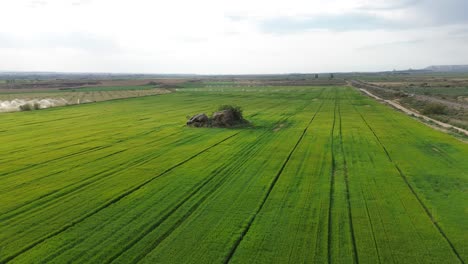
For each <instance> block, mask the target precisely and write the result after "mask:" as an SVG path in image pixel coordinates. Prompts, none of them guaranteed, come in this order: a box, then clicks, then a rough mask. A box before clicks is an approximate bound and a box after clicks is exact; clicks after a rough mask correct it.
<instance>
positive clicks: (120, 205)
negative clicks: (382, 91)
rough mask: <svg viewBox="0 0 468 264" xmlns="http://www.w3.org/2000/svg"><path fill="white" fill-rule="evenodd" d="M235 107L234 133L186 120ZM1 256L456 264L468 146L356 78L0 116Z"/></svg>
mask: <svg viewBox="0 0 468 264" xmlns="http://www.w3.org/2000/svg"><path fill="white" fill-rule="evenodd" d="M220 104H221V105H225V104H232V105H242V106H243V108H244V111H243V114H244V117H245V118H246V119H248V120H249V121H251V123H252V124H253V125H252V126H249V127H248V128H243V129H220V128H210V129H208V128H199V129H193V128H189V127H185V126H184V123H185V121H186V120H185V116H187V115H189V114H191V113H200V112H210V111H212V110H213V106H216V105H220ZM0 122H1V123H2V128H0V151H1V153H2V154H3V155H2V156H0V159H1V164H3V165H2V166H0V193H1V196H0V223H1V225H0V263H3V262H10V261H11V262H12V263H31V262H43V263H49V262H54V263H67V262H76V263H90V262H91V263H110V262H114V263H134V262H143V263H227V262H232V263H284V262H289V263H303V262H306V263H311V262H317V263H327V262H330V263H353V262H354V263H357V262H359V263H379V262H381V263H419V262H421V263H429V262H431V263H461V262H466V261H468V251H466V250H464V249H465V248H466V246H467V242H466V238H467V237H468V228H467V225H466V219H467V218H468V212H467V211H466V201H467V200H468V193H467V191H466V189H467V186H468V174H467V171H468V161H467V159H466V157H468V145H466V144H465V143H462V142H460V141H458V140H457V139H454V138H453V137H451V136H450V135H447V134H444V133H442V132H439V131H435V130H432V129H431V128H429V127H427V126H425V125H423V124H421V123H418V122H416V121H414V120H413V119H411V118H410V117H408V116H405V115H404V114H401V113H398V112H396V111H394V110H393V109H391V108H388V107H386V106H384V105H381V104H379V103H376V102H374V101H372V100H371V99H369V98H366V97H364V96H362V95H360V94H359V92H357V91H355V90H354V89H353V88H350V87H330V86H328V87H242V88H230V89H229V88H219V89H213V88H209V87H206V88H193V89H192V88H186V89H183V90H181V91H179V92H176V93H172V94H165V95H160V96H147V97H140V98H132V99H126V100H115V101H106V102H101V103H96V104H82V105H75V106H68V107H59V108H49V109H46V110H41V111H31V112H17V113H11V114H3V115H0Z"/></svg>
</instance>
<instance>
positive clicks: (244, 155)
mask: <svg viewBox="0 0 468 264" xmlns="http://www.w3.org/2000/svg"><path fill="white" fill-rule="evenodd" d="M308 105H310V103H308V104H306V105H304V106H303V107H301V108H300V110H303V109H304V108H305V107H307V106H308ZM291 116H292V115H289V116H287V117H285V118H284V119H281V120H279V121H278V122H277V123H276V124H275V125H274V126H273V127H276V126H278V124H280V123H282V122H284V121H285V120H287V119H288V118H289V117H291ZM269 130H270V129H267V130H266V132H265V133H263V134H262V135H260V136H259V137H258V138H257V139H256V142H261V139H262V138H264V137H266V136H268V135H269V133H268V132H269ZM256 146H257V148H255V149H253V148H251V147H249V146H247V147H246V148H247V150H246V151H244V150H242V151H240V152H241V153H243V156H242V159H241V162H236V164H242V163H243V162H245V161H246V160H248V158H249V157H250V156H249V155H248V154H249V153H257V152H258V151H259V150H260V149H261V148H260V147H259V146H258V145H256ZM237 167H238V166H237V165H236V166H235V167H233V168H230V169H228V170H227V175H226V176H224V177H223V178H222V179H221V181H220V182H218V183H217V184H216V185H215V186H214V187H213V188H211V190H210V191H209V192H208V193H207V194H206V195H204V196H203V197H202V198H200V200H199V201H198V202H197V203H196V204H194V205H193V206H192V207H191V208H190V210H188V212H187V213H185V214H184V215H183V216H182V217H181V218H180V219H179V220H178V221H177V222H176V223H175V224H174V225H173V226H172V227H171V228H170V229H169V230H168V231H167V232H165V233H164V234H163V235H162V236H161V237H159V238H158V239H157V240H155V241H154V242H153V243H152V245H151V249H149V250H146V252H143V253H142V254H140V255H139V256H138V257H137V258H136V259H134V260H133V261H132V263H137V262H138V261H140V260H141V259H143V258H144V257H146V256H147V255H148V254H150V253H151V252H152V251H153V250H154V249H155V248H156V247H158V246H159V245H160V244H161V243H162V242H163V241H164V240H165V239H166V238H167V237H169V236H170V235H171V234H172V233H173V232H174V231H175V230H176V229H177V228H178V227H179V226H180V225H181V224H182V223H183V222H185V220H186V219H188V218H189V217H190V216H191V215H192V214H193V212H195V210H196V209H197V208H198V207H199V206H200V205H201V204H202V203H203V202H204V201H205V200H206V199H208V198H209V197H210V196H211V195H212V194H214V192H215V191H216V190H217V189H218V188H219V187H220V186H222V185H223V184H224V182H226V181H227V180H228V178H229V173H231V172H232V171H235V170H236V168H237ZM221 170H222V168H221ZM216 175H217V174H215V175H213V176H211V177H210V179H208V181H207V182H206V184H203V186H201V187H200V188H197V190H196V191H195V192H193V193H191V194H190V195H189V196H188V197H187V198H185V199H184V200H183V201H182V202H181V203H179V204H178V205H177V206H176V207H175V208H173V209H172V210H171V211H170V212H169V213H168V214H167V215H165V216H164V217H163V219H161V220H160V221H158V222H157V223H156V224H154V225H152V226H151V228H150V229H149V230H147V231H146V232H144V234H143V235H141V236H139V237H138V239H135V240H134V242H132V243H131V245H127V246H126V247H125V249H124V250H123V251H121V252H119V253H118V254H117V255H114V256H113V257H112V258H111V259H110V260H109V261H107V262H106V263H111V262H112V261H113V260H115V259H117V258H118V257H119V256H121V255H122V254H124V253H125V252H126V251H128V250H129V249H130V248H132V247H133V246H134V245H135V244H136V243H138V242H139V241H140V240H141V239H142V238H143V237H145V236H146V235H147V234H149V233H151V232H152V231H153V230H155V229H156V228H157V227H159V226H160V225H161V224H162V223H163V222H164V221H165V220H167V219H168V218H169V217H170V216H171V215H172V214H173V213H175V212H176V211H177V209H179V208H180V207H181V206H183V205H184V204H185V203H186V202H187V201H189V200H190V199H191V198H192V197H193V196H194V195H196V193H198V192H199V191H200V190H201V189H202V188H203V187H204V186H205V185H207V184H208V182H209V181H211V180H212V179H213V178H215V177H216Z"/></svg>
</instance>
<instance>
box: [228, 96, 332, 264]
mask: <svg viewBox="0 0 468 264" xmlns="http://www.w3.org/2000/svg"><path fill="white" fill-rule="evenodd" d="M320 94H321V93H320ZM319 96H320V95H319ZM323 104H324V102H322V103H321V104H320V106H319V107H318V109H317V110H316V111H315V113H314V115H313V116H312V118H311V119H310V121H309V123H308V124H307V126H306V127H305V128H304V130H303V132H302V134H301V136H300V137H299V139H298V140H297V142H296V144H295V145H294V146H293V148H292V149H291V151H290V152H289V155H288V156H287V157H286V160H285V161H284V162H283V164H282V165H281V168H280V169H279V171H278V173H277V174H276V176H275V178H274V179H273V181H272V182H271V184H270V186H269V187H268V190H267V192H266V194H265V196H264V197H263V199H262V201H261V203H260V206H259V207H258V209H257V211H256V212H255V213H254V215H253V216H252V217H251V218H250V220H249V221H248V223H247V226H246V227H245V228H244V230H243V231H242V233H241V235H240V236H239V238H238V239H237V240H236V241H235V242H234V244H233V246H232V247H231V249H230V251H229V253H228V254H227V256H226V257H225V259H224V261H223V263H225V264H226V263H229V262H230V261H231V259H232V257H233V256H234V253H235V252H236V250H237V248H238V247H239V245H240V243H241V242H242V240H243V239H244V237H245V236H246V235H247V233H248V232H249V230H250V227H251V226H252V224H253V222H254V221H255V218H256V217H257V215H258V213H259V212H260V211H261V210H262V208H263V206H264V205H265V203H266V201H267V199H268V197H269V196H270V194H271V192H272V190H273V188H274V187H275V185H276V182H277V181H278V179H279V178H280V176H281V174H282V173H283V171H284V168H285V167H286V165H287V164H288V162H289V160H290V159H291V157H292V155H293V154H294V152H295V150H296V149H297V147H298V146H299V144H300V143H301V141H302V139H303V138H304V136H305V134H306V133H307V130H308V129H309V127H310V125H311V124H312V122H313V121H314V119H315V117H316V116H317V113H319V112H320V109H321V108H322V106H323Z"/></svg>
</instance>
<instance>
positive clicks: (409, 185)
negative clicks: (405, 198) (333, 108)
mask: <svg viewBox="0 0 468 264" xmlns="http://www.w3.org/2000/svg"><path fill="white" fill-rule="evenodd" d="M356 112H357V113H358V114H359V115H360V116H361V119H362V120H363V121H364V123H365V124H366V126H367V127H368V128H369V130H370V131H371V132H372V134H374V137H375V139H376V140H377V142H378V143H379V145H380V146H381V147H382V149H383V151H384V153H385V155H386V156H387V158H388V160H389V161H390V163H392V164H393V166H394V167H395V169H396V170H397V171H398V174H399V175H400V177H401V178H402V179H403V182H404V183H405V185H406V186H407V187H408V189H409V190H410V191H411V193H412V194H413V196H414V197H415V198H416V200H417V201H418V203H419V205H420V206H421V207H422V208H423V210H424V211H425V213H426V215H427V217H429V220H430V221H431V222H432V224H433V225H434V227H435V228H436V229H437V231H438V232H439V233H440V235H441V236H442V237H443V238H444V239H445V241H446V242H447V244H448V245H449V247H450V248H451V250H452V252H453V253H454V254H455V256H456V257H457V259H458V260H459V261H460V263H462V264H464V263H465V262H464V261H463V259H462V258H461V256H460V254H459V253H458V251H457V249H456V248H455V246H454V245H453V243H452V241H450V239H449V238H448V236H447V235H446V234H445V232H444V230H443V229H442V227H441V226H440V225H439V224H438V223H437V221H436V220H435V219H434V216H433V215H432V214H431V212H430V210H429V208H427V206H426V205H425V204H424V202H423V201H422V199H421V198H420V197H419V195H418V194H417V193H416V191H415V190H414V188H413V187H412V186H411V184H410V183H409V181H408V178H407V177H406V175H405V174H404V173H403V171H402V170H401V169H400V167H399V166H398V165H397V164H396V162H395V161H394V160H393V159H392V157H391V156H390V153H389V152H388V150H387V148H386V147H385V145H384V144H383V143H382V141H381V140H380V138H379V137H378V136H377V134H376V133H375V131H374V129H373V128H372V127H371V126H370V124H369V123H368V122H367V120H366V119H365V118H364V116H363V115H362V114H361V112H359V111H358V110H357V109H356Z"/></svg>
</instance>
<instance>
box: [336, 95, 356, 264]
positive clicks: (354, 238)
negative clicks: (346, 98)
mask: <svg viewBox="0 0 468 264" xmlns="http://www.w3.org/2000/svg"><path fill="white" fill-rule="evenodd" d="M338 117H339V121H340V125H339V131H340V151H341V155H342V156H343V169H344V178H345V188H346V201H347V205H348V208H347V209H348V218H349V227H350V233H351V241H352V244H353V259H354V262H355V263H359V255H358V251H357V246H356V237H355V234H354V225H353V215H352V212H351V196H350V191H349V177H348V165H347V163H346V155H345V151H344V147H343V129H342V120H341V104H338Z"/></svg>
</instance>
